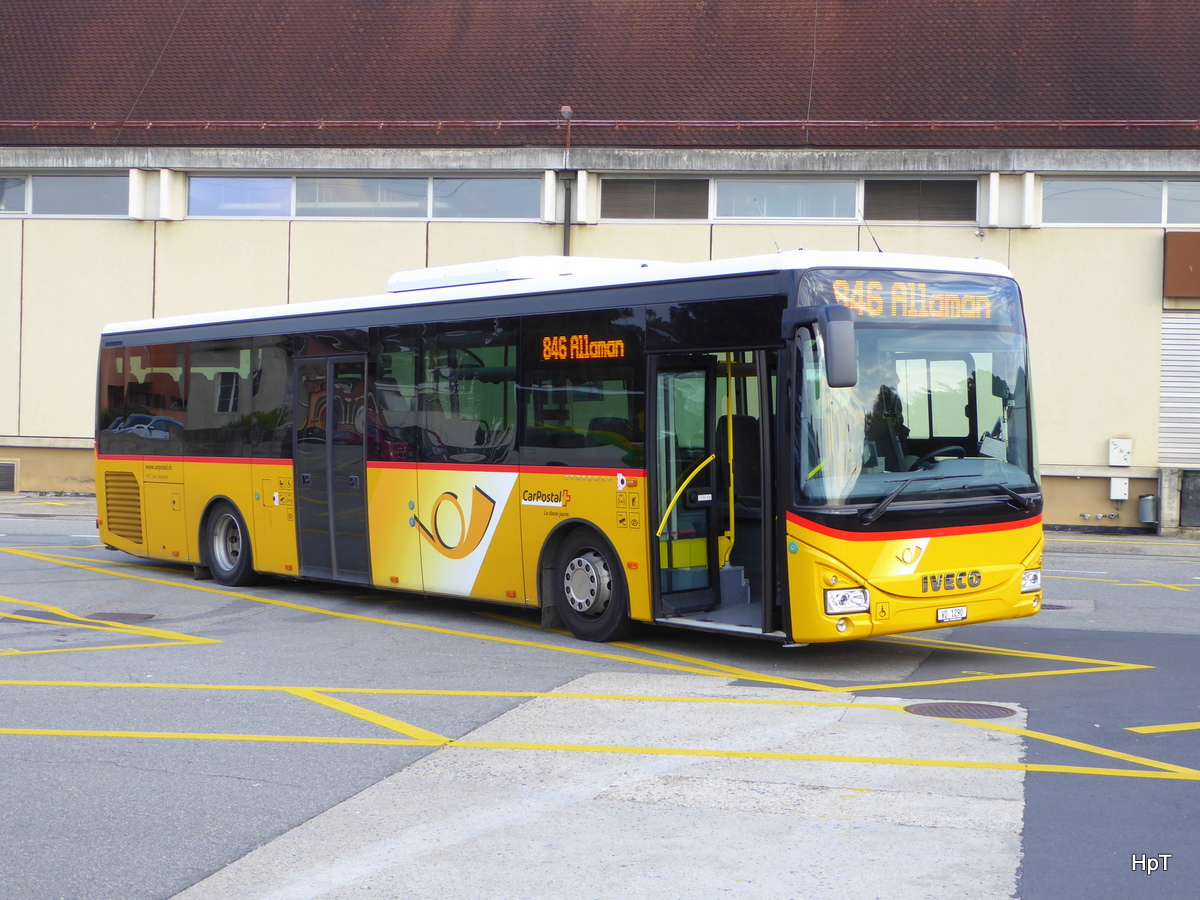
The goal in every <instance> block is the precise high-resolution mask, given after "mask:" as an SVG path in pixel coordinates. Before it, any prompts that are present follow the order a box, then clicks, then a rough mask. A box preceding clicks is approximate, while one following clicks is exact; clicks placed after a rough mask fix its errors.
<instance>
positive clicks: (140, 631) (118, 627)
mask: <svg viewBox="0 0 1200 900" xmlns="http://www.w3.org/2000/svg"><path fill="white" fill-rule="evenodd" d="M0 603H13V604H17V605H19V606H30V607H33V608H34V609H40V610H43V611H45V612H48V613H50V614H51V615H55V616H59V617H60V618H61V619H68V620H69V621H66V622H63V621H60V620H59V619H54V620H48V619H40V618H38V617H37V616H21V615H17V614H16V613H6V612H0V618H7V619H17V620H20V621H23V622H33V623H37V624H40V625H52V626H66V627H67V628H82V629H85V630H88V631H109V632H114V633H116V634H132V635H138V636H140V637H155V638H163V639H164V640H171V641H184V642H195V643H201V644H219V643H220V641H216V640H213V639H211V638H199V637H197V638H194V637H193V636H192V635H190V634H180V633H179V632H176V631H166V630H164V629H161V628H151V627H150V626H148V625H135V624H133V623H132V622H109V621H106V620H104V619H89V618H87V617H86V616H80V615H77V614H76V613H73V612H69V611H67V610H65V609H63V608H62V607H59V606H52V605H51V604H49V603H37V602H34V601H32V600H18V599H16V598H15V597H5V596H0Z"/></svg>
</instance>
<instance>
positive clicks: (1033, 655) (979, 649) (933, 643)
mask: <svg viewBox="0 0 1200 900" xmlns="http://www.w3.org/2000/svg"><path fill="white" fill-rule="evenodd" d="M868 640H871V641H879V642H881V643H901V644H922V645H926V646H929V647H932V648H934V649H935V650H967V651H969V652H971V653H983V654H988V655H992V656H1015V657H1019V658H1021V659H1045V660H1049V661H1051V662H1073V663H1091V664H1093V665H1099V666H1129V667H1131V668H1134V669H1153V668H1154V666H1143V665H1140V664H1138V663H1122V662H1116V661H1115V660H1111V659H1089V658H1088V657H1086V656H1063V655H1062V654H1060V653H1038V652H1037V651H1035V650H1011V649H1008V648H1005V647H987V646H984V645H983V644H965V643H963V642H961V641H944V640H941V639H939V638H927V637H915V636H913V637H898V638H868Z"/></svg>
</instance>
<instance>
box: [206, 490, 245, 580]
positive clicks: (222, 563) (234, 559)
mask: <svg viewBox="0 0 1200 900" xmlns="http://www.w3.org/2000/svg"><path fill="white" fill-rule="evenodd" d="M204 550H205V553H204V559H205V564H206V565H207V566H208V568H209V570H210V571H211V572H212V576H213V579H214V580H215V581H216V582H217V583H219V584H224V585H230V586H243V585H248V584H254V583H255V582H257V581H258V573H257V572H255V571H254V561H253V559H252V558H251V554H250V535H249V534H248V533H247V531H246V523H245V521H244V520H243V519H242V516H241V514H240V513H239V512H238V511H237V508H236V507H234V505H233V504H232V503H225V502H221V503H218V504H217V505H216V506H214V507H213V508H212V511H211V512H209V514H208V519H207V520H206V522H205V525H204Z"/></svg>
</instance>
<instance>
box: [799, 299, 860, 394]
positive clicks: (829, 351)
mask: <svg viewBox="0 0 1200 900" xmlns="http://www.w3.org/2000/svg"><path fill="white" fill-rule="evenodd" d="M814 323H815V324H816V325H817V328H818V329H819V330H820V333H821V340H822V342H823V343H824V344H825V380H826V381H827V382H828V383H829V386H830V387H854V386H855V385H856V384H858V347H857V346H856V345H855V343H854V310H852V309H850V307H848V306H840V305H834V306H801V307H791V308H789V309H785V310H784V311H783V338H784V340H785V341H790V340H792V339H794V338H795V336H796V329H797V328H798V327H800V326H801V325H811V324H814Z"/></svg>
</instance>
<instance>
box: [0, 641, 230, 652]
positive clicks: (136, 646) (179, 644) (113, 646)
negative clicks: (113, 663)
mask: <svg viewBox="0 0 1200 900" xmlns="http://www.w3.org/2000/svg"><path fill="white" fill-rule="evenodd" d="M219 643H221V642H220V641H218V640H212V639H209V638H200V639H197V640H186V641H156V642H155V643H153V644H100V645H98V646H95V647H60V648H58V649H57V650H0V656H39V655H42V654H45V653H87V652H89V651H92V650H153V649H157V648H158V647H190V646H193V645H195V644H219Z"/></svg>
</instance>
